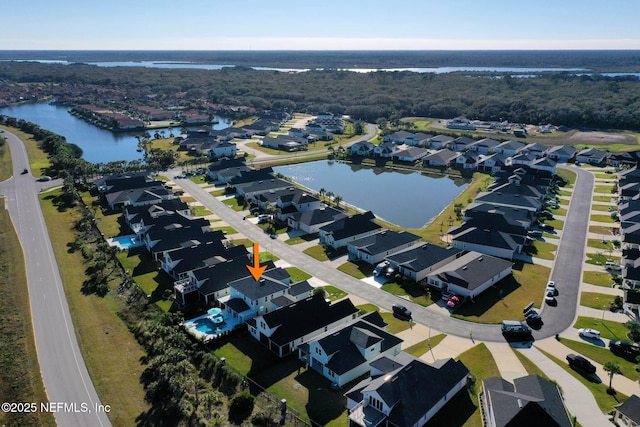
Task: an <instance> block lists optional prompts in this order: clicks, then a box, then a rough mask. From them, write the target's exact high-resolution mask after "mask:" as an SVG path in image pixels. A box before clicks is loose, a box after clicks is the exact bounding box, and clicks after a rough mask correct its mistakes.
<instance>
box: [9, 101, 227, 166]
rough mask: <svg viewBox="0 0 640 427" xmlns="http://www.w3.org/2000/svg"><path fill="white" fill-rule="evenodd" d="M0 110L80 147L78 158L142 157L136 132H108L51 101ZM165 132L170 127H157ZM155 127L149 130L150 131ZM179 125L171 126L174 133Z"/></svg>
mask: <svg viewBox="0 0 640 427" xmlns="http://www.w3.org/2000/svg"><path fill="white" fill-rule="evenodd" d="M0 114H3V115H5V116H9V117H15V118H17V119H23V120H26V121H29V122H32V123H35V124H37V125H38V126H40V127H41V128H43V129H46V130H49V131H51V132H54V133H57V134H58V135H62V136H64V137H65V138H66V139H67V142H70V143H73V144H76V145H77V146H79V147H80V148H82V151H83V155H82V158H83V159H85V160H87V161H89V162H92V163H100V162H101V163H107V162H112V161H118V160H127V161H130V160H135V159H140V158H142V153H139V152H138V151H137V149H138V140H137V139H136V138H135V137H136V135H140V132H111V131H109V130H106V129H102V128H99V127H97V126H94V125H92V124H90V123H88V122H86V121H84V120H82V119H79V118H77V117H76V116H73V115H71V114H70V113H69V107H61V106H57V105H52V104H46V103H38V104H23V105H17V106H13V107H6V108H0ZM216 119H217V120H218V121H219V122H218V123H217V124H216V125H214V126H213V128H214V129H222V128H226V127H229V126H230V123H229V122H228V121H227V120H226V119H224V118H222V117H216ZM157 130H158V131H163V130H164V132H165V136H169V133H170V130H169V129H168V128H166V129H157ZM155 131H156V129H152V130H150V131H149V133H151V135H153V134H154V133H155ZM180 131H181V128H174V129H173V132H174V134H175V135H176V136H177V135H178V134H179V133H180Z"/></svg>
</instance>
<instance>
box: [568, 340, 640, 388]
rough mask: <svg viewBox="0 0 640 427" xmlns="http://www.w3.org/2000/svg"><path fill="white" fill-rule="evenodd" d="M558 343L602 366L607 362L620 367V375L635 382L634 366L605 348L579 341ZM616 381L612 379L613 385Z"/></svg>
mask: <svg viewBox="0 0 640 427" xmlns="http://www.w3.org/2000/svg"><path fill="white" fill-rule="evenodd" d="M560 341H561V342H562V344H563V345H566V346H567V347H569V348H570V349H572V350H573V351H575V352H577V353H579V354H581V355H582V356H585V357H588V358H589V359H591V360H593V361H594V362H596V363H599V364H601V365H604V364H605V363H607V362H615V363H617V364H618V365H620V370H621V371H622V375H623V376H625V377H627V378H629V379H630V380H632V381H637V380H638V377H639V375H640V374H639V373H638V372H637V371H636V369H635V367H636V364H635V363H633V362H630V361H628V360H626V359H624V358H622V357H619V356H616V355H615V354H613V353H612V352H611V351H610V350H609V349H608V348H606V347H598V346H597V345H593V344H589V343H586V342H581V341H574V340H570V339H566V338H561V339H560ZM615 383H616V379H615V378H614V379H613V384H614V385H615Z"/></svg>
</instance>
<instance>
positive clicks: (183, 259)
mask: <svg viewBox="0 0 640 427" xmlns="http://www.w3.org/2000/svg"><path fill="white" fill-rule="evenodd" d="M248 254H249V252H248V251H247V248H246V247H245V246H244V245H235V246H228V247H227V246H225V245H224V244H223V243H222V241H214V242H209V243H206V244H204V245H196V246H190V247H186V248H181V249H176V250H175V251H168V252H165V253H164V254H163V256H162V258H161V259H160V268H161V269H162V270H164V271H165V272H166V273H167V274H169V275H170V276H171V277H173V278H174V279H176V280H180V279H184V278H185V277H186V276H187V275H188V274H189V272H191V271H193V270H197V269H199V268H202V267H208V266H210V265H214V264H219V263H221V262H227V261H229V260H231V259H234V258H239V257H246V256H247V255H248Z"/></svg>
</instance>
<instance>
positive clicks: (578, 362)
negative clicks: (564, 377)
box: [567, 353, 596, 374]
mask: <svg viewBox="0 0 640 427" xmlns="http://www.w3.org/2000/svg"><path fill="white" fill-rule="evenodd" d="M567 362H569V366H570V367H572V368H573V369H576V370H580V371H582V372H584V373H585V374H595V373H596V367H595V366H594V365H593V364H592V363H591V362H589V361H588V360H587V359H585V358H584V357H582V356H579V355H577V354H573V353H570V354H567Z"/></svg>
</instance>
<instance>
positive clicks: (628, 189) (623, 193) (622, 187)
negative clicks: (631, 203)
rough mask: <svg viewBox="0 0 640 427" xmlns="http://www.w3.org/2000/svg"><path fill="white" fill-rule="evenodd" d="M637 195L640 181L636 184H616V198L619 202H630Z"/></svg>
mask: <svg viewBox="0 0 640 427" xmlns="http://www.w3.org/2000/svg"><path fill="white" fill-rule="evenodd" d="M638 194H640V180H639V181H636V182H629V180H627V181H625V182H624V183H619V184H618V198H619V199H620V201H628V200H632V199H633V198H634V197H636V196H637V195H638Z"/></svg>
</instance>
